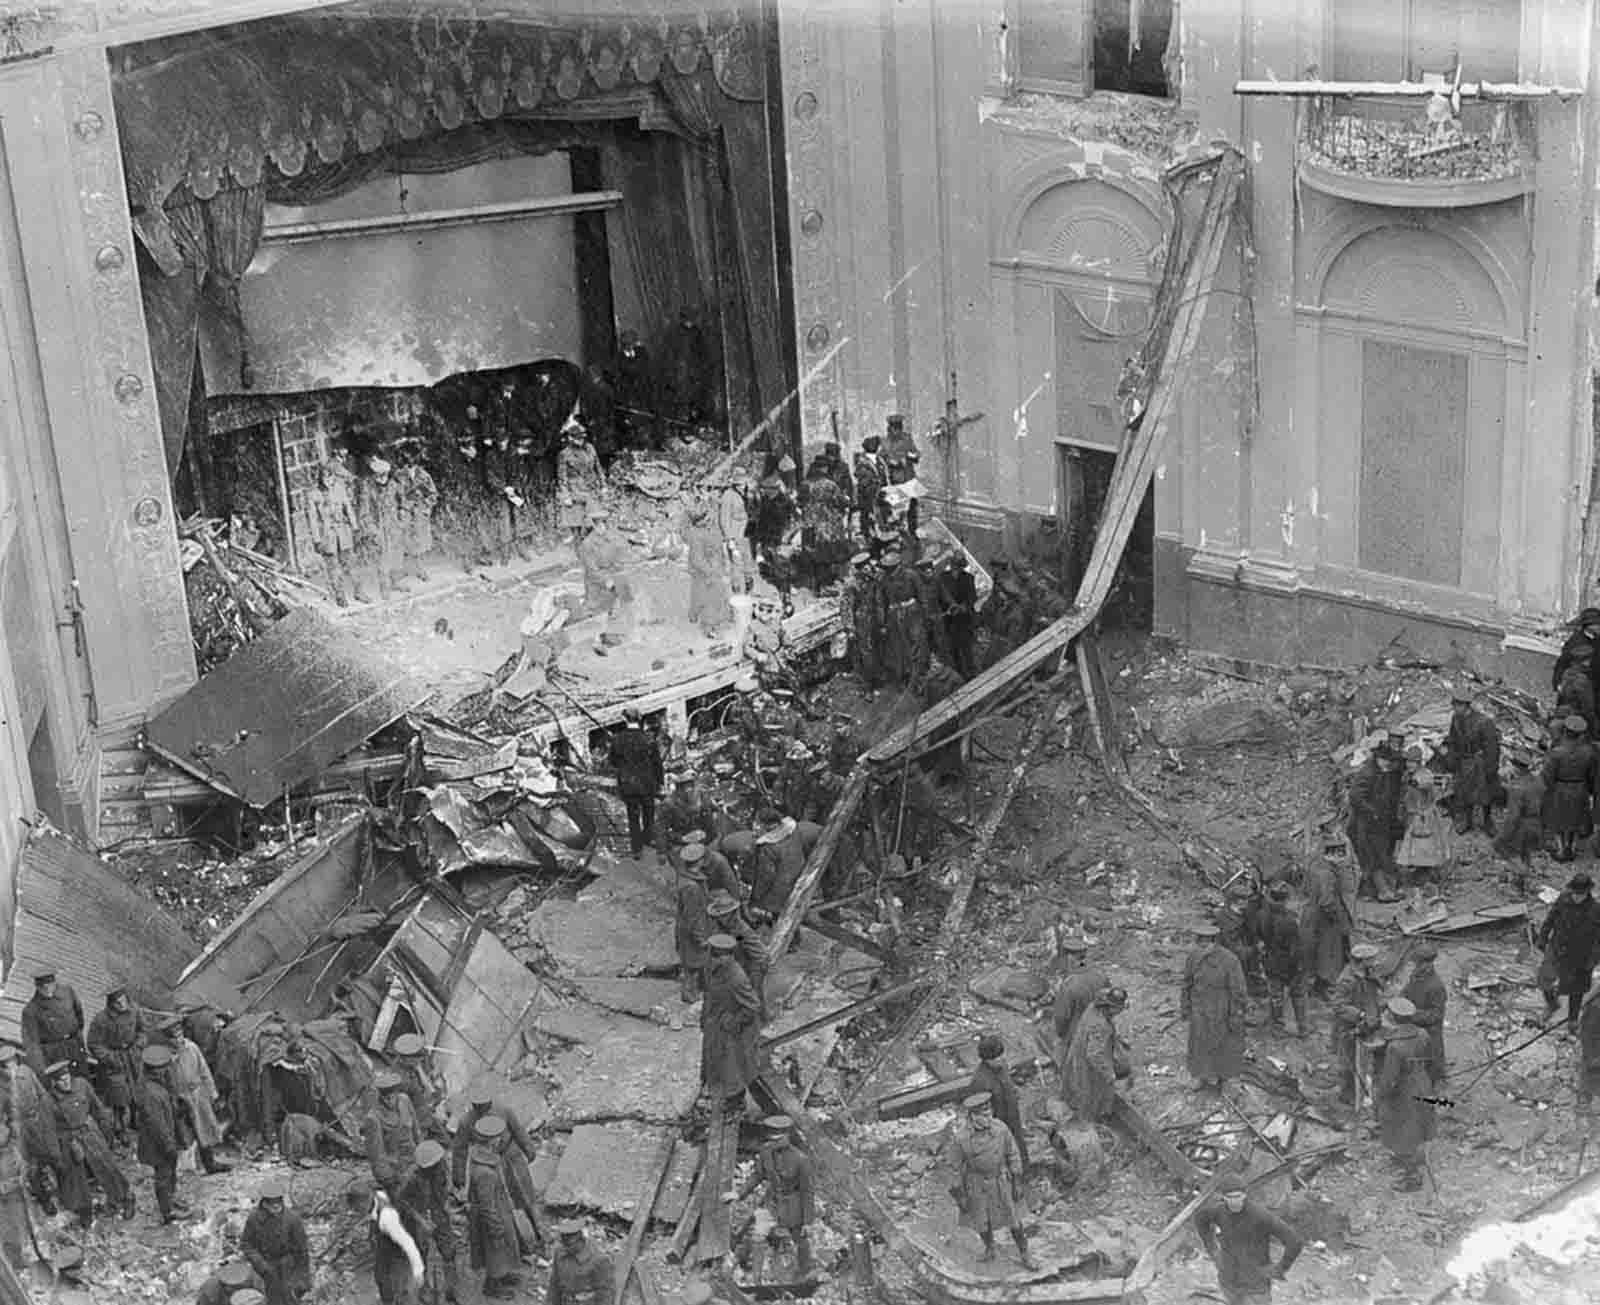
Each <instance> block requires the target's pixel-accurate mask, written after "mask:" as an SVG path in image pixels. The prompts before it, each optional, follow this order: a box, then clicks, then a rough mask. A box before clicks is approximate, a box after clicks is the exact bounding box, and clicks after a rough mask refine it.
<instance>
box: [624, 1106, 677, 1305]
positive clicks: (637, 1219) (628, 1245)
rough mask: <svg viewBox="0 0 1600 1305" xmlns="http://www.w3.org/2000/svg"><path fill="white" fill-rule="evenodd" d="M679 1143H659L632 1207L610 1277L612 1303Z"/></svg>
mask: <svg viewBox="0 0 1600 1305" xmlns="http://www.w3.org/2000/svg"><path fill="white" fill-rule="evenodd" d="M677 1147H678V1144H677V1142H676V1141H674V1140H673V1139H671V1138H669V1139H668V1140H667V1141H666V1142H665V1143H663V1144H662V1147H661V1156H660V1159H658V1160H657V1161H656V1167H655V1168H654V1169H653V1170H652V1171H651V1173H650V1178H649V1179H648V1180H647V1181H646V1183H645V1185H644V1191H643V1192H641V1193H640V1201H639V1204H638V1205H637V1206H636V1207H634V1211H633V1224H632V1226H631V1227H630V1228H629V1229H628V1239H627V1241H625V1242H623V1244H622V1252H621V1254H619V1255H618V1257H617V1263H616V1272H615V1274H614V1276H613V1278H612V1283H613V1288H612V1293H611V1305H622V1294H623V1293H624V1292H625V1291H627V1289H628V1278H629V1277H630V1275H631V1274H632V1273H633V1262H634V1261H635V1260H636V1259H638V1257H639V1247H640V1246H642V1245H643V1244H644V1234H645V1230H646V1229H647V1228H649V1226H650V1216H651V1215H652V1214H654V1213H655V1209H656V1202H657V1201H659V1200H660V1199H661V1189H662V1188H663V1187H664V1186H666V1182H667V1175H668V1174H669V1173H670V1172H672V1156H673V1153H674V1152H675V1151H676V1150H677Z"/></svg>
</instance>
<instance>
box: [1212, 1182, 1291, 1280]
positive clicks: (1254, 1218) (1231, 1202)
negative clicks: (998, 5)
mask: <svg viewBox="0 0 1600 1305" xmlns="http://www.w3.org/2000/svg"><path fill="white" fill-rule="evenodd" d="M1194 1230H1195V1232H1196V1233H1198V1234H1199V1237H1200V1244H1201V1245H1202V1246H1204V1247H1205V1248H1206V1254H1207V1255H1209V1256H1210V1257H1211V1260H1212V1262H1213V1263H1214V1264H1215V1265H1216V1266H1217V1285H1218V1286H1219V1287H1221V1288H1222V1299H1223V1300H1224V1301H1225V1302H1226V1305H1267V1302H1268V1301H1270V1300H1271V1299H1272V1284H1273V1282H1274V1281H1276V1280H1278V1279H1281V1278H1282V1277H1283V1276H1284V1275H1285V1274H1287V1273H1288V1272H1289V1266H1290V1265H1292V1264H1293V1263H1294V1262H1295V1259H1296V1258H1297V1257H1298V1256H1299V1254H1300V1248H1301V1246H1302V1245H1303V1244H1304V1243H1303V1242H1302V1241H1301V1239H1300V1234H1299V1233H1297V1232H1295V1230H1294V1229H1293V1228H1291V1227H1290V1226H1289V1225H1288V1224H1287V1223H1285V1222H1284V1221H1283V1220H1282V1219H1280V1218H1279V1217H1278V1216H1277V1215H1275V1214H1274V1213H1273V1212H1272V1211H1271V1210H1268V1209H1267V1208H1266V1207H1265V1206H1261V1205H1257V1204H1256V1203H1255V1202H1254V1201H1252V1200H1251V1199H1250V1198H1249V1197H1248V1196H1247V1195H1246V1194H1245V1183H1244V1179H1243V1178H1241V1177H1240V1176H1239V1175H1238V1174H1226V1175H1224V1176H1223V1177H1222V1178H1220V1179H1218V1180H1217V1194H1216V1196H1214V1197H1211V1198H1210V1199H1209V1200H1206V1201H1204V1202H1202V1203H1201V1205H1200V1208H1199V1209H1198V1210H1196V1211H1195V1214H1194ZM1274 1241H1276V1242H1277V1243H1278V1245H1280V1246H1281V1247H1283V1254H1282V1255H1281V1256H1280V1257H1279V1259H1278V1262H1277V1264H1273V1263H1272V1243H1273V1242H1274Z"/></svg>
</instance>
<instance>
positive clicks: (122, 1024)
mask: <svg viewBox="0 0 1600 1305" xmlns="http://www.w3.org/2000/svg"><path fill="white" fill-rule="evenodd" d="M211 1020H212V1016H211V1014H210V1013H209V1012H208V1011H206V1010H204V1009H202V1008H198V1007H192V1008H189V1009H188V1010H187V1011H185V1012H180V1013H179V1014H176V1015H171V1016H168V1017H166V1018H164V1019H161V1020H159V1021H157V1020H152V1019H151V1018H150V1017H149V1016H148V1015H147V1014H146V1013H145V1012H144V1011H142V1010H140V1009H139V1008H138V1007H137V1006H135V1005H134V1004H133V1003H132V1001H131V1000H130V999H129V996H128V994H127V992H126V991H124V990H123V989H121V988H114V989H112V990H111V991H110V992H108V993H107V994H106V996H105V1003H104V1006H103V1008H102V1009H101V1010H99V1011H97V1012H96V1013H95V1015H94V1018H93V1019H92V1020H90V1021H88V1023H87V1024H85V1020H84V1011H83V1006H82V1003H81V1002H80V1001H79V999H78V995H77V993H76V992H74V991H73V989H72V988H71V986H70V985H68V984H65V983H61V982H59V981H58V979H57V977H56V975H55V973H54V972H53V971H44V972H41V973H39V974H37V975H36V976H35V977H34V995H33V997H32V998H31V999H30V1000H29V1001H28V1003H27V1004H26V1005H25V1006H24V1007H23V1010H22V1044H21V1046H20V1048H19V1047H16V1046H9V1045H0V1065H3V1066H4V1082H5V1086H6V1089H7V1091H8V1094H9V1100H10V1104H11V1106H12V1113H9V1114H8V1115H7V1116H6V1118H7V1119H8V1120H10V1121H12V1126H11V1127H10V1128H9V1129H8V1130H7V1137H6V1143H5V1150H6V1152H7V1154H8V1156H9V1157H10V1158H11V1159H12V1160H14V1161H15V1168H16V1171H17V1172H18V1173H21V1174H25V1175H26V1178H27V1186H28V1189H29V1191H30V1192H31V1193H32V1195H33V1197H34V1199H35V1201H36V1202H37V1203H38V1205H39V1206H40V1208H41V1209H42V1210H44V1211H45V1212H46V1213H53V1212H54V1211H55V1210H56V1208H57V1207H58V1205H59V1206H60V1207H61V1208H64V1209H66V1210H69V1211H71V1212H72V1213H73V1214H75V1215H76V1216H77V1217H78V1221H79V1224H80V1225H81V1226H82V1227H84V1228H87V1227H89V1226H90V1225H91V1224H92V1223H93V1221H94V1217H95V1194H96V1191H97V1190H98V1192H99V1193H100V1195H101V1196H102V1197H103V1198H104V1202H105V1206H106V1208H107V1209H108V1210H109V1211H110V1212H111V1213H112V1214H114V1215H116V1216H119V1217H121V1218H124V1219H127V1218H132V1217H133V1213H134V1194H133V1187H132V1185H131V1183H130V1182H129V1180H128V1178H127V1176H126V1174H125V1173H124V1172H123V1169H122V1165H121V1162H120V1160H119V1158H118V1157H119V1154H123V1153H126V1152H127V1151H128V1150H130V1149H132V1150H133V1151H134V1154H135V1155H136V1157H137V1159H138V1161H139V1163H141V1164H143V1165H148V1166H149V1167H150V1168H151V1170H152V1171H153V1173H154V1176H155V1181H154V1187H155V1199H156V1208H157V1213H158V1216H159V1219H160V1221H161V1222H162V1223H172V1222H175V1221H176V1220H178V1219H180V1218H182V1217H184V1216H185V1215H186V1214H187V1213H188V1209H187V1207H186V1206H185V1205H184V1203H183V1202H182V1201H181V1200H180V1199H179V1198H178V1196H177V1164H178V1157H179V1156H180V1155H181V1154H182V1153H183V1152H184V1151H185V1150H186V1149H188V1147H189V1146H190V1145H194V1146H195V1147H196V1152H197V1156H198V1160H199V1163H200V1166H201V1168H202V1169H203V1170H204V1172H205V1173H207V1174H214V1173H220V1172H224V1171H225V1170H226V1169H227V1168H228V1166H227V1165H225V1164H223V1163H222V1162H221V1161H220V1160H218V1159H217V1156H216V1147H217V1146H218V1145H219V1144H220V1142H221V1140H222V1129H221V1126H220V1124H219V1122H218V1120H217V1116H216V1110H215V1106H216V1100H217V1090H216V1084H215V1081H214V1079H213V1076H212V1070H211V1065H210V1063H209V1061H208V1054H207V1051H206V1050H202V1047H201V1045H200V1042H199V1041H197V1040H196V1039H197V1038H199V1039H203V1040H204V1041H206V1042H207V1043H208V1044H212V1043H213V1040H212V1039H211V1038H210V1037H209V1035H208V1030H209V1028H210V1026H211ZM213 1050H214V1045H213ZM18 1195H20V1194H18ZM19 1217H20V1218H21V1219H23V1220H24V1221H25V1219H26V1210H25V1209H20V1208H18V1206H17V1205H16V1204H15V1203H13V1202H0V1223H3V1224H4V1228H5V1231H4V1240H5V1245H6V1248H7V1253H8V1254H9V1253H10V1252H11V1251H12V1250H14V1249H15V1248H16V1246H17V1244H18V1243H19V1240H20V1239H19V1238H18V1236H17V1231H18V1226H17V1220H18V1218H19ZM24 1226H25V1223H24ZM13 1262H14V1263H15V1262H16V1259H15V1257H14V1256H13Z"/></svg>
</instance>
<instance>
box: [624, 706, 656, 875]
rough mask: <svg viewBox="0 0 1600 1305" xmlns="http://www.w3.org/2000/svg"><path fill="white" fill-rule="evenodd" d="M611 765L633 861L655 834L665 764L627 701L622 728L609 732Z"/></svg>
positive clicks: (642, 852)
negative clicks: (624, 813)
mask: <svg viewBox="0 0 1600 1305" xmlns="http://www.w3.org/2000/svg"><path fill="white" fill-rule="evenodd" d="M611 765H612V767H613V768H614V769H615V770H616V772H617V791H618V792H619V793H620V794H621V795H622V801H623V804H624V805H625V806H626V807H627V808H628V845H629V847H630V848H631V849H632V851H633V859H634V860H635V861H637V860H638V859H639V858H640V856H642V855H643V854H644V847H645V844H646V843H648V842H650V841H651V840H652V839H653V838H654V837H655V825H656V797H657V795H658V794H659V793H660V792H661V785H662V782H663V781H664V780H665V778H666V768H665V766H664V765H663V763H662V760H661V744H660V742H659V741H658V740H657V739H656V736H655V733H654V732H653V731H651V730H647V729H645V728H644V721H643V718H642V717H641V715H640V712H639V709H638V708H637V707H635V706H634V705H633V704H632V703H631V702H630V703H629V704H628V705H627V706H626V707H624V708H623V709H622V728H621V729H620V730H618V731H617V732H616V733H615V734H613V735H612V736H611Z"/></svg>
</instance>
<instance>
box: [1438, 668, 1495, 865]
mask: <svg viewBox="0 0 1600 1305" xmlns="http://www.w3.org/2000/svg"><path fill="white" fill-rule="evenodd" d="M1450 703H1451V708H1452V710H1451V713H1450V729H1449V731H1448V732H1447V733H1446V734H1445V738H1444V763H1445V769H1446V770H1447V771H1448V772H1449V773H1450V774H1452V775H1454V776H1455V777H1456V782H1455V788H1454V790H1453V791H1452V792H1451V794H1450V808H1451V811H1452V812H1453V813H1454V815H1455V818H1456V833H1458V834H1464V833H1466V832H1467V831H1468V830H1469V829H1471V828H1472V825H1473V820H1474V819H1475V818H1478V819H1480V820H1481V823H1482V826H1483V832H1484V833H1486V834H1493V833H1494V816H1493V812H1492V808H1493V805H1494V801H1495V796H1496V791H1497V790H1498V788H1499V784H1500V731H1499V730H1498V729H1496V728H1495V724H1494V722H1493V721H1492V720H1490V719H1489V718H1488V717H1487V716H1485V715H1484V714H1483V713H1482V712H1480V711H1478V710H1477V708H1475V707H1474V706H1473V705H1472V695H1471V694H1470V693H1468V692H1467V691H1466V690H1465V689H1461V688H1458V689H1456V690H1455V691H1454V692H1452V693H1451V695H1450ZM1480 812H1481V816H1480V815H1479V813H1480Z"/></svg>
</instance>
